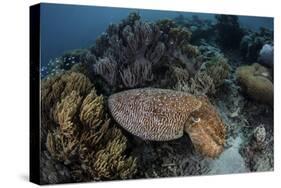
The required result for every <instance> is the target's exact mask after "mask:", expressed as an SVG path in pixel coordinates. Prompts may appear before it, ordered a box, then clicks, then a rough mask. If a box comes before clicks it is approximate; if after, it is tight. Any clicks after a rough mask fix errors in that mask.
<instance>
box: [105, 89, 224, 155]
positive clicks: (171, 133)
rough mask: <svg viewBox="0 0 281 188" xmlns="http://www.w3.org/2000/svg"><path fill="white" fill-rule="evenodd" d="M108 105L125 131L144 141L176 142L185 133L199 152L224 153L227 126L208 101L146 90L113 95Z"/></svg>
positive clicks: (155, 90)
mask: <svg viewBox="0 0 281 188" xmlns="http://www.w3.org/2000/svg"><path fill="white" fill-rule="evenodd" d="M108 105H109V109H110V111H111V114H112V116H113V117H114V119H115V120H116V121H117V122H118V123H119V124H120V125H121V126H122V127H123V128H125V129H126V130H127V131H129V132H130V133H132V134H134V135H136V136H139V137H140V138H142V139H144V140H154V141H167V140H173V139H177V138H179V137H181V136H183V133H184V131H185V132H187V133H188V134H189V136H190V138H191V140H192V141H193V144H194V147H195V150H196V151H198V152H199V153H201V154H203V155H205V156H209V157H216V156H217V155H219V154H220V153H221V152H222V150H223V145H224V141H225V138H224V136H225V129H224V124H223V123H222V121H221V119H220V117H219V116H218V114H217V112H216V110H215V108H214V107H213V106H212V105H211V104H210V103H209V101H208V100H207V98H203V97H195V96H193V95H191V94H188V93H185V92H179V91H174V90H166V89H153V88H145V89H134V90H127V91H123V92H120V93H116V94H113V95H111V96H110V97H109V99H108Z"/></svg>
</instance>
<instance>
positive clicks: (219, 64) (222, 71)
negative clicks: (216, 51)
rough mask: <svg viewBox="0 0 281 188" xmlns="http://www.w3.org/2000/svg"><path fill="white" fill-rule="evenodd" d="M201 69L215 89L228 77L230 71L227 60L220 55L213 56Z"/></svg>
mask: <svg viewBox="0 0 281 188" xmlns="http://www.w3.org/2000/svg"><path fill="white" fill-rule="evenodd" d="M203 69H204V70H205V71H206V73H207V74H208V75H209V76H210V77H211V79H212V80H213V82H214V85H215V87H216V88H218V87H219V86H221V85H222V84H223V82H224V80H225V79H226V78H227V77H228V76H229V71H230V70H229V69H230V67H229V65H228V63H227V59H226V58H224V57H223V56H221V55H217V56H214V57H213V58H211V59H210V60H209V61H207V62H206V63H204V68H203Z"/></svg>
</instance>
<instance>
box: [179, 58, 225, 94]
mask: <svg viewBox="0 0 281 188" xmlns="http://www.w3.org/2000/svg"><path fill="white" fill-rule="evenodd" d="M228 75H229V65H228V64H227V60H226V59H225V58H224V57H222V56H215V57H213V58H212V59H211V60H210V61H207V62H205V63H204V64H203V65H202V66H201V68H200V70H199V71H197V72H196V74H195V75H194V76H193V77H191V78H190V79H189V80H188V81H186V80H184V79H178V81H177V82H176V85H175V87H174V89H175V90H178V91H185V92H189V93H192V94H194V95H213V94H215V92H216V89H217V88H218V87H219V86H221V85H222V84H223V82H224V80H225V79H226V78H227V77H228Z"/></svg>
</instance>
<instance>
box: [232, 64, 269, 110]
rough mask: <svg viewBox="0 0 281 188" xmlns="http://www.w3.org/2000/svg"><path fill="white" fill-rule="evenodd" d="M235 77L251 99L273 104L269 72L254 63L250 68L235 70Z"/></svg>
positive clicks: (242, 67)
mask: <svg viewBox="0 0 281 188" xmlns="http://www.w3.org/2000/svg"><path fill="white" fill-rule="evenodd" d="M236 76H237V79H238V81H239V83H240V84H241V86H242V88H243V89H244V91H245V92H246V93H247V94H248V95H249V96H250V97H251V98H253V99H255V100H257V101H259V102H263V103H267V104H269V105H272V104H273V83H272V81H271V75H270V73H269V71H268V70H267V69H266V68H265V67H263V66H261V65H259V64H257V63H254V64H253V65H251V66H241V67H239V68H237V70H236Z"/></svg>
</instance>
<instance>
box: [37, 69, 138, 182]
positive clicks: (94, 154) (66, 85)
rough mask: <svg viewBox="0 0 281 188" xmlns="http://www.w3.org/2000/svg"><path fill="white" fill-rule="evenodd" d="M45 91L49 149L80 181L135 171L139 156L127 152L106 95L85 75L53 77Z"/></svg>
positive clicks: (118, 176) (114, 176)
mask: <svg viewBox="0 0 281 188" xmlns="http://www.w3.org/2000/svg"><path fill="white" fill-rule="evenodd" d="M72 81H73V82H72ZM42 91H45V93H44V97H42V104H44V107H45V108H44V110H45V112H48V114H49V116H48V117H45V118H43V119H42V121H46V120H48V121H49V122H51V124H52V126H51V127H47V128H46V127H45V128H43V129H47V130H48V134H47V138H46V148H47V150H48V151H49V153H50V155H51V156H52V158H54V159H56V160H58V161H60V162H63V163H64V164H65V165H67V167H68V168H69V169H70V170H71V174H72V176H73V178H74V179H75V180H76V181H90V180H105V179H120V178H121V179H126V178H129V177H131V176H132V175H133V174H134V172H135V169H136V159H135V158H133V157H126V155H124V152H125V150H126V145H127V144H126V143H127V140H126V137H125V136H124V135H123V134H122V132H121V130H120V129H118V128H116V127H115V126H113V125H111V123H110V119H109V118H108V117H107V116H108V115H107V114H106V113H105V112H104V99H103V97H102V96H98V95H97V94H96V91H95V89H93V87H92V84H91V83H90V82H89V81H88V80H87V78H86V77H85V76H83V75H82V74H80V73H73V72H66V73H64V74H62V75H59V76H56V77H51V78H49V79H48V80H46V81H45V84H43V86H42ZM52 92H55V93H56V95H57V98H52V97H53V95H54V93H52ZM55 99H56V100H55ZM50 101H51V102H50ZM42 140H43V141H44V139H42Z"/></svg>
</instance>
